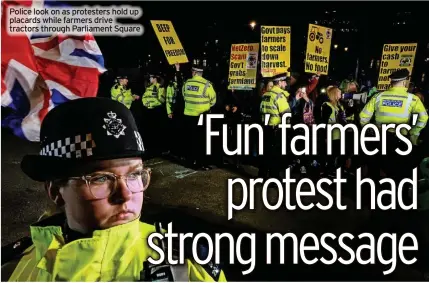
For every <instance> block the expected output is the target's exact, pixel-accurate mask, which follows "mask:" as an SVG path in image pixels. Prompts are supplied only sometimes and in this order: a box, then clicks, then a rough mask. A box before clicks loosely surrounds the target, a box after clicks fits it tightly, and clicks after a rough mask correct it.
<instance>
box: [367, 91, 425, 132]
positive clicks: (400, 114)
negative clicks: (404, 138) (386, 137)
mask: <svg viewBox="0 0 429 283" xmlns="http://www.w3.org/2000/svg"><path fill="white" fill-rule="evenodd" d="M374 114H375V124H376V125H377V126H380V125H381V124H408V123H410V118H412V114H418V119H417V123H416V125H415V126H411V127H412V128H411V130H410V132H409V134H410V135H411V136H418V135H419V134H420V131H421V130H422V129H423V128H424V127H425V126H426V123H427V121H428V113H427V112H426V109H425V107H424V105H423V103H422V102H421V101H420V99H419V98H418V97H417V96H416V95H414V94H411V93H408V92H407V89H406V88H405V87H391V88H390V89H388V90H387V91H384V92H381V93H379V94H377V95H376V96H374V97H373V98H372V99H371V100H370V101H369V102H368V103H367V104H366V105H365V107H364V108H363V109H362V111H361V113H360V115H359V116H360V123H361V125H362V126H364V125H366V124H368V123H369V122H370V120H371V118H372V116H373V115H374ZM389 130H391V129H389ZM393 131H394V130H393ZM403 134H406V130H405V129H404V131H403Z"/></svg>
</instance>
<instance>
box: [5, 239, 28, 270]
mask: <svg viewBox="0 0 429 283" xmlns="http://www.w3.org/2000/svg"><path fill="white" fill-rule="evenodd" d="M31 245H33V240H32V239H31V237H30V236H27V237H24V238H21V239H19V240H18V241H16V242H13V243H10V244H8V245H6V246H3V247H2V248H1V265H3V264H5V263H7V262H10V261H12V260H14V259H17V258H19V257H20V256H21V255H22V254H23V253H24V251H25V250H26V249H28V248H29V247H31Z"/></svg>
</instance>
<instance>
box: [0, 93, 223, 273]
mask: <svg viewBox="0 0 429 283" xmlns="http://www.w3.org/2000/svg"><path fill="white" fill-rule="evenodd" d="M40 141H41V150H40V154H39V155H27V156H25V157H24V159H23V161H22V163H21V168H22V170H23V171H24V173H26V174H27V175H28V176H29V177H30V178H32V179H34V180H36V181H42V182H45V187H46V190H47V193H48V196H49V198H50V199H51V200H52V201H53V202H55V204H56V205H57V206H58V207H63V208H64V213H59V214H55V215H53V216H51V217H48V218H46V219H43V220H42V221H40V222H39V223H37V224H35V225H32V226H31V227H30V230H31V241H30V242H31V243H32V244H31V246H30V245H29V247H28V248H27V249H26V250H25V251H24V252H23V253H22V254H21V255H20V256H19V257H18V258H17V259H15V260H14V261H12V262H9V264H7V265H3V266H2V273H3V274H2V275H3V278H2V279H3V280H5V279H6V278H5V277H4V276H5V272H3V271H7V270H9V271H10V272H9V274H10V273H11V274H10V277H9V280H10V281H139V280H142V277H144V276H143V275H144V274H146V275H147V276H146V277H145V279H144V280H147V281H151V279H153V278H150V276H152V275H153V274H152V273H151V274H149V273H148V272H147V271H148V270H147V269H146V268H144V264H143V262H145V261H146V260H147V259H148V257H154V258H157V254H156V253H155V252H154V251H153V250H152V249H150V248H149V247H148V241H147V238H148V236H149V234H150V233H152V232H155V228H154V226H152V225H149V224H146V223H143V222H140V220H139V218H140V212H141V209H142V205H143V194H144V191H145V189H146V188H147V187H148V185H149V180H150V172H149V170H148V169H146V168H145V167H144V165H143V161H142V153H143V152H144V147H143V142H142V140H141V138H140V134H139V132H138V130H137V127H136V125H135V121H134V119H133V117H132V114H131V112H130V111H129V110H128V109H127V108H126V107H125V106H124V105H122V104H121V103H118V102H116V101H113V100H110V99H104V98H82V99H77V100H73V101H70V102H66V103H64V104H62V105H59V106H58V107H56V108H54V109H53V110H51V111H50V112H49V113H48V115H47V116H46V117H45V119H44V121H43V123H42V128H41V134H40ZM15 246H16V245H15ZM5 266H8V268H5ZM11 266H12V268H11ZM145 266H146V265H145ZM211 267H213V265H211ZM180 268H181V269H180ZM143 269H145V270H144V271H143V272H142V270H143ZM154 270H155V269H154ZM171 270H173V272H172V274H170V275H171V276H170V277H169V278H168V279H169V280H176V281H177V280H180V281H188V280H190V281H213V280H225V277H224V275H223V272H222V271H220V270H219V269H216V268H211V269H210V268H208V267H206V266H205V267H202V266H200V265H198V264H196V263H195V262H193V261H192V260H187V261H186V264H185V265H184V266H181V267H177V268H175V269H173V268H172V269H171ZM164 271H165V269H164ZM151 272H152V271H151ZM141 274H143V275H141ZM157 275H159V274H157Z"/></svg>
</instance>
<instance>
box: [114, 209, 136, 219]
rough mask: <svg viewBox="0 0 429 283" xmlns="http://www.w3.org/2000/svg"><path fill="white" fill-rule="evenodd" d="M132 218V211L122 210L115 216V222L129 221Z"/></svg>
mask: <svg viewBox="0 0 429 283" xmlns="http://www.w3.org/2000/svg"><path fill="white" fill-rule="evenodd" d="M133 217H134V211H132V210H122V211H120V212H119V213H117V214H116V215H115V218H116V220H131V219H132V218H133Z"/></svg>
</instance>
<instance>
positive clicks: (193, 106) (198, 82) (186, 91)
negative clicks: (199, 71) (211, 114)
mask: <svg viewBox="0 0 429 283" xmlns="http://www.w3.org/2000/svg"><path fill="white" fill-rule="evenodd" d="M182 94H183V98H184V100H185V111H184V114H185V115H186V116H199V115H200V114H202V113H204V112H207V111H209V110H210V108H211V107H213V106H214V105H215V104H216V92H215V90H214V88H213V85H212V84H211V82H209V81H208V80H206V79H204V78H203V77H201V76H198V75H196V76H194V77H193V78H192V79H189V80H187V81H186V82H185V84H184V85H183V87H182Z"/></svg>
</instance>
